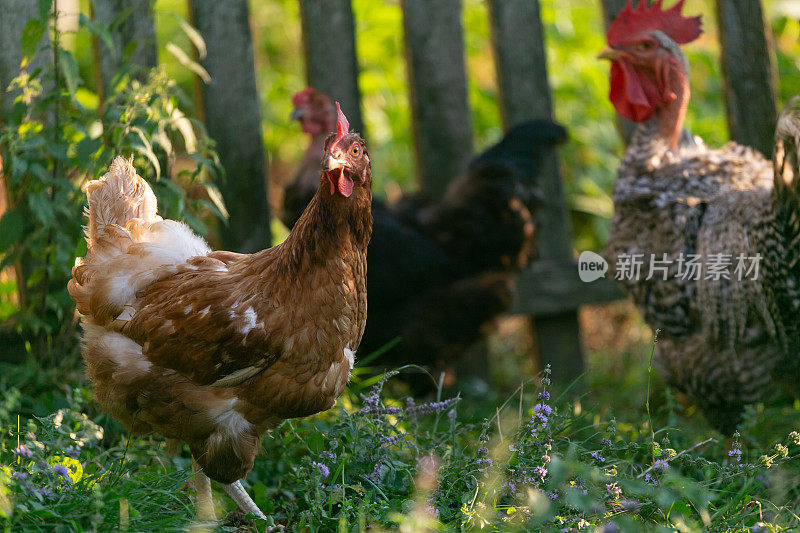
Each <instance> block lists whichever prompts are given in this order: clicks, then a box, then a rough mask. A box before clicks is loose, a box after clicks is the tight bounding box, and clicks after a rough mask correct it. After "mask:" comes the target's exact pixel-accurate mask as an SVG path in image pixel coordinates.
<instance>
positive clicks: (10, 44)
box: [0, 0, 50, 337]
mask: <svg viewBox="0 0 800 533" xmlns="http://www.w3.org/2000/svg"><path fill="white" fill-rule="evenodd" d="M41 15H42V13H40V11H39V4H38V2H32V1H30V0H0V109H2V110H3V112H7V111H9V110H10V109H11V106H12V105H13V103H14V99H15V98H16V97H17V95H18V92H17V91H12V92H7V91H6V89H7V88H8V85H9V84H10V83H11V80H13V79H14V78H16V77H17V76H18V75H19V73H20V65H21V62H22V41H21V39H22V30H23V29H24V28H25V25H26V24H27V23H28V21H30V20H31V19H34V18H38V17H40V16H41ZM47 46H49V35H48V33H47V32H46V31H45V33H44V35H43V36H42V40H41V42H40V43H39V51H38V52H37V53H36V55H34V57H33V59H32V63H31V64H30V65H29V66H28V68H27V70H28V72H33V71H34V70H35V69H37V68H39V67H44V66H45V65H46V64H47V62H48V61H49V60H50V57H49V54H48V51H49V49H43V48H44V47H47ZM0 196H2V197H3V201H2V205H0V217H2V216H3V214H4V213H5V211H6V209H7V208H8V204H9V203H10V202H11V201H12V200H13V196H12V194H11V191H9V190H8V184H7V183H6V180H5V177H4V176H3V161H2V160H0ZM29 262H30V261H29V258H25V260H22V259H20V260H18V261H16V262H15V264H14V273H13V275H14V277H15V278H16V281H17V296H18V298H19V302H20V305H22V306H24V305H25V303H26V299H27V279H28V274H29V272H30V265H29ZM6 272H7V273H8V272H9V271H6ZM13 336H14V335H13V332H12V337H13Z"/></svg>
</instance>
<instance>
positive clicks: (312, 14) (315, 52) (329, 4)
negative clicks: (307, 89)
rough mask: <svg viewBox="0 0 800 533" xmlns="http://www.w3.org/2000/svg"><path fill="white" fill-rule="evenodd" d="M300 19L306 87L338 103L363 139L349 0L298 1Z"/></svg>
mask: <svg viewBox="0 0 800 533" xmlns="http://www.w3.org/2000/svg"><path fill="white" fill-rule="evenodd" d="M300 19H301V21H302V25H303V48H304V51H305V59H306V80H308V84H309V85H310V86H312V87H314V88H315V89H317V90H319V91H322V92H323V93H325V94H327V95H329V96H330V97H331V98H333V99H334V100H335V101H338V102H339V104H340V105H341V106H342V111H344V113H345V114H346V115H347V118H348V120H349V122H350V127H351V129H353V130H355V131H357V132H359V133H361V135H362V136H363V135H365V132H364V122H363V120H362V118H361V95H360V93H359V90H358V60H357V56H356V39H355V23H354V21H353V8H352V6H351V3H350V0H300Z"/></svg>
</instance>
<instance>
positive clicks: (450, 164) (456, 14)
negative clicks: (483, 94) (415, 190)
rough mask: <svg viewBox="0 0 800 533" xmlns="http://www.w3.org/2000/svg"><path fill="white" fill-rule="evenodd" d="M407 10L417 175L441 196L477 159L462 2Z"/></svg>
mask: <svg viewBox="0 0 800 533" xmlns="http://www.w3.org/2000/svg"><path fill="white" fill-rule="evenodd" d="M401 4H402V8H403V28H404V35H405V46H406V62H407V66H408V77H409V91H410V95H411V108H412V115H413V123H414V141H415V151H416V164H417V175H418V176H419V178H420V183H421V185H422V188H423V190H424V191H425V192H426V193H429V194H431V195H433V196H438V195H441V194H442V193H443V192H444V190H445V189H446V188H447V185H448V184H449V183H450V181H452V180H453V178H455V177H457V176H458V175H460V174H461V173H462V172H463V171H464V170H465V169H466V165H467V163H468V161H469V159H470V157H471V156H472V119H471V116H470V110H469V105H468V101H467V79H466V70H465V65H464V36H463V30H462V27H461V1H460V0H402V2H401ZM433 51H435V53H434V52H433Z"/></svg>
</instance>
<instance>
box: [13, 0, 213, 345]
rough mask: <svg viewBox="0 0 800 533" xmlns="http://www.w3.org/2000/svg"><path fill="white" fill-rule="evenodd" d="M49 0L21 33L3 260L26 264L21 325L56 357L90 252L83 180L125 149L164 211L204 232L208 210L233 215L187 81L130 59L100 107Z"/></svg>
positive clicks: (85, 26)
mask: <svg viewBox="0 0 800 533" xmlns="http://www.w3.org/2000/svg"><path fill="white" fill-rule="evenodd" d="M42 5H43V8H42V10H41V14H40V17H39V18H35V19H32V20H30V21H29V22H28V23H27V25H26V27H25V29H24V30H23V32H22V50H23V54H24V59H23V63H22V69H21V72H20V74H19V76H17V77H16V78H15V79H14V81H13V82H12V84H11V87H10V90H12V91H13V93H12V94H14V95H15V98H14V101H13V104H12V105H10V106H9V108H8V110H7V112H6V113H5V114H4V116H3V122H2V128H0V156H2V160H3V174H4V176H5V186H6V188H7V193H8V194H7V196H8V201H9V208H8V210H7V211H6V212H5V213H4V214H3V217H2V219H0V236H2V237H0V254H2V260H1V261H0V268H2V267H5V266H8V265H15V266H16V270H17V274H18V275H17V281H18V287H17V289H18V292H19V311H18V313H17V314H16V316H15V320H16V324H17V328H18V329H19V330H20V331H21V332H22V333H23V334H24V335H25V336H26V337H28V338H30V339H32V340H34V342H32V348H33V349H34V351H36V352H37V355H39V356H40V357H46V354H53V353H54V348H53V347H54V346H58V351H67V352H68V351H69V347H70V346H74V343H72V342H69V339H72V338H73V335H72V333H73V328H74V321H73V320H72V316H73V304H72V301H71V300H70V298H69V295H68V294H67V292H66V282H67V280H68V279H69V276H70V269H71V267H72V265H73V262H74V258H75V257H80V256H82V255H83V254H84V253H85V243H84V240H83V235H82V231H81V215H80V213H81V204H82V202H83V194H82V192H81V186H82V184H83V183H85V182H86V181H88V180H90V179H96V178H98V177H99V176H100V175H102V173H103V172H104V171H105V169H106V168H107V166H108V165H109V163H110V162H111V161H112V159H113V158H114V157H116V156H118V155H123V156H125V157H133V158H134V164H135V165H136V167H137V169H139V171H140V173H141V174H142V176H143V177H144V178H146V179H148V180H149V181H150V182H151V183H152V185H153V187H154V189H155V191H156V194H157V195H158V198H159V200H160V202H159V203H160V210H161V212H162V214H163V215H164V216H167V217H169V218H176V219H179V220H185V221H186V222H187V223H188V224H189V225H190V226H192V227H193V229H195V231H198V232H200V233H201V234H202V233H205V232H206V231H207V229H208V228H207V226H206V223H205V222H204V221H203V220H202V217H203V216H205V215H208V214H211V216H213V217H216V218H219V219H223V218H224V217H225V211H224V207H223V206H222V203H221V201H220V195H219V193H218V191H217V190H216V188H215V187H214V185H213V183H214V180H216V179H219V178H220V166H219V164H218V161H217V156H216V154H215V152H214V150H213V142H212V141H211V139H209V137H208V136H207V134H206V132H205V130H204V128H203V126H202V125H201V124H200V123H199V122H197V121H196V120H194V119H191V118H189V117H187V115H186V114H185V113H184V111H183V109H185V108H186V107H187V106H188V100H187V98H186V97H185V95H184V94H183V93H182V92H181V91H180V89H179V88H178V87H177V85H176V84H175V83H174V82H173V81H172V80H171V79H169V78H168V77H167V76H166V75H165V74H164V73H163V72H162V71H160V70H157V69H156V70H153V71H152V72H149V73H146V75H145V76H144V81H141V82H140V81H138V79H137V77H135V76H134V74H135V73H136V72H137V67H136V66H135V65H132V64H130V63H123V64H122V65H121V67H120V69H119V71H118V72H117V74H116V75H115V77H114V81H113V83H112V88H111V92H110V94H108V95H107V98H106V100H105V102H104V105H103V106H102V107H101V108H92V107H91V106H90V105H89V102H88V100H91V99H89V98H87V96H86V92H85V91H81V90H80V88H81V87H82V85H83V80H82V78H81V76H80V74H79V68H78V63H77V61H76V59H75V57H74V56H73V54H72V53H71V52H70V51H69V50H66V49H65V48H63V47H62V46H61V42H62V37H63V36H62V35H61V34H60V33H59V32H58V31H57V30H56V29H54V28H55V25H54V24H53V23H52V19H53V18H54V17H55V16H56V15H57V12H56V6H55V5H54V4H51V3H50V2H43V3H42ZM80 20H81V30H79V31H87V32H92V33H93V34H99V35H101V36H103V35H107V30H104V29H103V28H102V27H100V26H99V25H98V23H96V22H92V21H90V20H89V19H87V18H86V17H81V19H80ZM51 28H53V29H52V30H51ZM48 31H50V33H49V38H48V39H45V41H46V45H44V46H41V41H42V37H43V36H44V35H45V33H47V32H48ZM104 32H105V33H104ZM39 65H41V66H39ZM95 101H96V100H95ZM195 183H196V184H198V185H199V186H200V187H202V188H203V189H204V191H203V192H202V193H201V194H195V195H194V196H190V195H188V194H187V193H186V192H185V190H184V189H185V188H186V187H189V186H193V185H192V184H195ZM20 281H21V283H19V282H20ZM64 342H67V343H66V344H63V343H64ZM59 356H63V353H62V354H60V355H59Z"/></svg>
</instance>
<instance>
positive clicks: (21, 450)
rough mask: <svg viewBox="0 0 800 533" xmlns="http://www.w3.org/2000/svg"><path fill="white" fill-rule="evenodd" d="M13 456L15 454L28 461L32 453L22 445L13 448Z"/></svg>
mask: <svg viewBox="0 0 800 533" xmlns="http://www.w3.org/2000/svg"><path fill="white" fill-rule="evenodd" d="M14 454H16V455H17V456H19V457H23V458H25V459H30V458H31V457H33V452H32V451H31V449H30V448H28V447H27V446H25V445H24V444H20V445H19V446H17V447H16V448H14Z"/></svg>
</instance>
